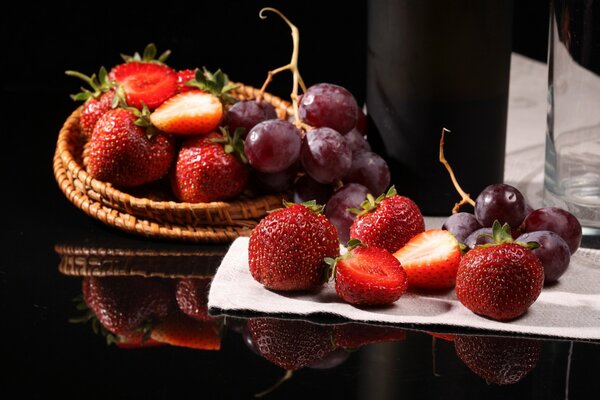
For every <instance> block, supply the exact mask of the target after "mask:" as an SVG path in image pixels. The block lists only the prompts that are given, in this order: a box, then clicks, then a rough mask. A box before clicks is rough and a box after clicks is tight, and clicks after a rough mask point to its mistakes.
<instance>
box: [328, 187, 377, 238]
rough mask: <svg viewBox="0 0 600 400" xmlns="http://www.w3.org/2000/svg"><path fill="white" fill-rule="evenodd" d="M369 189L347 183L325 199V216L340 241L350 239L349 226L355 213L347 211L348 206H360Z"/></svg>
mask: <svg viewBox="0 0 600 400" xmlns="http://www.w3.org/2000/svg"><path fill="white" fill-rule="evenodd" d="M368 193H369V189H367V188H366V187H364V186H363V185H359V184H358V183H349V184H347V185H344V186H342V187H341V188H340V189H338V190H337V191H336V192H335V193H334V194H333V196H331V198H330V199H329V201H327V205H326V206H325V216H327V218H328V219H329V221H331V223H332V224H333V226H335V229H336V230H337V232H338V237H339V238H340V243H342V244H346V243H347V242H348V239H350V226H351V225H352V222H354V218H356V214H353V213H351V212H350V211H348V209H349V208H360V204H361V203H362V202H363V201H365V199H366V198H367V194H368Z"/></svg>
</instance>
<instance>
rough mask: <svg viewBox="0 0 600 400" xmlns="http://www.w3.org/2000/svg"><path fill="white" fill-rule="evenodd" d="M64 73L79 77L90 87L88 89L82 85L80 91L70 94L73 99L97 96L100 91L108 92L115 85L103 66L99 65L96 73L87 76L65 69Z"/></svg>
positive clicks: (81, 99)
mask: <svg viewBox="0 0 600 400" xmlns="http://www.w3.org/2000/svg"><path fill="white" fill-rule="evenodd" d="M65 75H68V76H73V77H75V78H79V79H81V80H82V81H84V82H85V83H87V84H88V86H89V87H90V88H91V89H92V90H89V89H87V88H83V87H82V88H81V92H80V93H77V94H73V95H71V98H72V99H73V100H75V101H86V100H88V99H90V98H98V97H100V96H101V95H102V93H105V92H108V91H109V90H111V89H113V88H114V87H115V82H113V81H111V80H110V79H109V78H108V73H107V72H106V68H104V67H100V71H99V72H98V75H96V74H92V75H91V76H87V75H85V74H82V73H81V72H78V71H71V70H67V71H65Z"/></svg>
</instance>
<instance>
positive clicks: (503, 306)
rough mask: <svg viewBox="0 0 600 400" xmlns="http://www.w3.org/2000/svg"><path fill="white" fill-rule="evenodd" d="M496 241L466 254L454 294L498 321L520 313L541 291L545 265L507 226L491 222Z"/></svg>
mask: <svg viewBox="0 0 600 400" xmlns="http://www.w3.org/2000/svg"><path fill="white" fill-rule="evenodd" d="M493 229H494V238H495V240H496V243H497V244H490V245H483V246H480V247H475V248H474V249H473V250H470V251H469V252H468V253H467V254H465V255H464V256H463V258H462V260H461V261H460V265H459V266H458V273H457V275H456V297H458V300H460V302H461V303H462V304H463V305H464V306H465V307H467V308H468V309H469V310H471V311H473V312H474V313H476V314H480V315H483V316H486V317H488V318H492V319H495V320H499V321H505V320H511V319H514V318H517V317H519V316H521V315H522V314H524V313H525V311H527V309H528V308H529V306H530V305H531V304H533V303H534V302H535V300H536V299H537V298H538V296H539V295H540V292H541V291H542V287H543V285H544V267H543V266H542V263H541V262H540V260H539V259H538V258H537V257H536V255H535V254H533V252H531V251H530V250H529V249H528V248H527V247H526V246H524V245H521V244H518V243H514V242H512V237H511V235H510V227H509V226H508V225H505V226H504V227H500V223H498V222H494V227H493Z"/></svg>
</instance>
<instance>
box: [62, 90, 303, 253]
mask: <svg viewBox="0 0 600 400" xmlns="http://www.w3.org/2000/svg"><path fill="white" fill-rule="evenodd" d="M257 95H258V90H257V89H255V88H252V87H250V86H244V85H240V87H238V88H237V89H236V90H235V92H234V96H235V97H237V98H238V99H240V100H243V99H252V98H256V96H257ZM263 99H264V101H268V102H269V103H271V104H272V105H273V106H274V107H275V110H276V111H277V114H278V115H279V117H280V118H286V117H287V116H289V115H290V113H291V107H290V104H289V103H288V102H286V101H283V100H282V99H280V98H278V97H276V96H272V95H270V94H268V93H265V94H264V96H263ZM79 113H80V108H79V109H77V110H75V111H74V112H73V113H72V114H71V115H70V116H69V118H67V120H66V122H65V124H64V125H63V127H62V129H61V130H60V133H59V136H58V142H57V144H56V152H55V155H54V176H55V178H56V180H57V182H58V185H59V186H60V188H61V190H62V191H63V193H64V194H65V196H66V197H67V198H68V199H69V200H70V201H71V202H72V203H73V204H75V206H77V207H78V208H80V209H81V210H83V211H84V212H85V213H86V214H88V215H89V216H91V217H93V218H96V219H98V220H100V221H102V222H103V223H105V224H107V225H110V226H113V227H116V228H118V229H121V230H123V231H126V232H130V233H134V234H138V235H143V236H147V237H153V238H162V239H171V240H180V241H194V242H221V243H222V242H230V241H232V240H234V239H235V238H237V237H238V236H248V235H249V234H250V231H251V230H252V227H254V226H255V225H256V224H257V223H258V221H259V220H260V219H261V218H262V217H264V216H265V215H266V214H267V212H268V211H270V210H273V209H276V208H279V207H281V202H282V199H283V198H284V195H264V196H254V195H253V194H252V193H251V192H250V191H249V190H247V191H246V192H245V193H244V194H242V195H241V196H239V197H238V198H236V199H235V200H233V201H231V202H222V201H219V202H212V203H183V202H178V201H174V200H165V199H168V198H169V197H170V194H168V193H166V191H164V192H162V193H161V192H160V188H158V189H155V190H158V192H155V193H152V195H151V196H150V195H148V196H146V195H145V194H144V193H142V194H141V195H140V194H137V193H136V192H135V191H131V192H130V193H125V192H123V191H122V190H119V189H117V188H115V187H113V186H112V185H111V184H110V183H106V182H102V181H99V180H97V179H94V178H92V177H91V176H90V175H89V174H88V173H87V171H86V169H85V167H84V149H85V143H86V142H85V138H84V137H83V135H82V134H81V130H80V128H79ZM133 193H136V194H135V195H134V194H133ZM149 193H150V192H149Z"/></svg>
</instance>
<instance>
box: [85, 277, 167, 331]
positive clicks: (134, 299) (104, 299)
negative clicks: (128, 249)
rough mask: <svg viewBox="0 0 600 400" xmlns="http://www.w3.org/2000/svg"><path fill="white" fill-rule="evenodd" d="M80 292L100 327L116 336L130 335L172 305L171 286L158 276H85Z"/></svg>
mask: <svg viewBox="0 0 600 400" xmlns="http://www.w3.org/2000/svg"><path fill="white" fill-rule="evenodd" d="M82 292H83V298H84V300H85V303H86V304H87V306H88V307H89V309H90V310H91V311H92V312H93V313H94V315H95V316H96V318H98V321H99V322H100V323H101V324H102V326H103V327H105V328H106V329H107V330H108V331H110V332H112V333H114V334H117V335H123V336H131V335H132V334H134V333H136V332H139V331H140V329H145V328H147V327H148V326H147V324H148V323H149V321H155V320H157V319H161V318H165V317H166V316H167V314H168V313H169V312H170V311H171V310H172V309H173V308H174V300H173V291H172V287H171V286H170V285H169V284H168V283H167V282H165V281H164V280H161V279H153V278H142V277H138V276H128V277H94V276H86V277H84V279H83V284H82ZM134 336H135V335H134Z"/></svg>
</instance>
